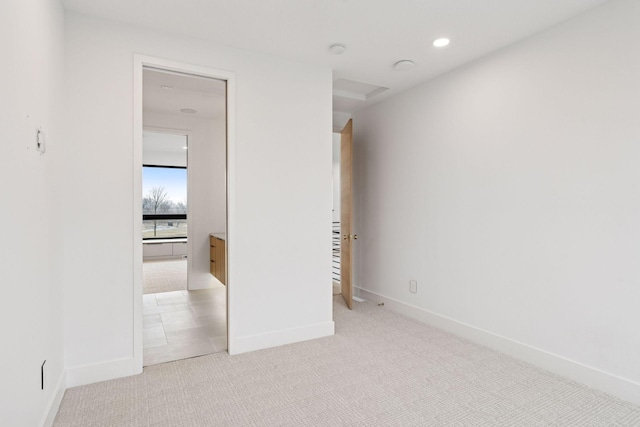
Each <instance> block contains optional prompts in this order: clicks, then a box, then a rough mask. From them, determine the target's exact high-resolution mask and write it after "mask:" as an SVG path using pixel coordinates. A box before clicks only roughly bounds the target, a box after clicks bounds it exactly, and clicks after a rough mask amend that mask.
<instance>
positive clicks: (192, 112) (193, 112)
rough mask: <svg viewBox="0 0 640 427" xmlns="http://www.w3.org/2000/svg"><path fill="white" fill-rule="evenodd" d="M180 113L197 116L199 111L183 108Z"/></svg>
mask: <svg viewBox="0 0 640 427" xmlns="http://www.w3.org/2000/svg"><path fill="white" fill-rule="evenodd" d="M180 111H181V112H183V113H185V114H195V113H197V111H196V110H194V109H193V108H183V109H182V110H180Z"/></svg>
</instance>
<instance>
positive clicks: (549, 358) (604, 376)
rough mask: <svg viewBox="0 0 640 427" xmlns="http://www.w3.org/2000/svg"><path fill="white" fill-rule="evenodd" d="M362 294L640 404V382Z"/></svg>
mask: <svg viewBox="0 0 640 427" xmlns="http://www.w3.org/2000/svg"><path fill="white" fill-rule="evenodd" d="M354 288H355V289H357V291H358V294H359V295H360V296H361V297H363V298H366V299H368V300H369V301H375V302H383V303H384V306H385V307H386V308H388V309H390V310H391V311H394V312H396V313H400V314H403V315H405V316H407V317H411V318H413V319H416V320H419V321H421V322H423V323H427V324H429V325H432V326H435V327H437V328H440V329H444V330H445V331H448V332H451V333H452V334H455V335H458V336H460V337H463V338H466V339H468V340H470V341H473V342H476V343H478V344H482V345H484V346H487V347H489V348H492V349H494V350H497V351H500V352H502V353H505V354H508V355H509V356H513V357H515V358H517V359H520V360H524V361H525V362H528V363H531V364H532V365H535V366H538V367H540V368H542V369H546V370H548V371H551V372H553V373H554V374H557V375H560V376H563V377H566V378H569V379H571V380H574V381H576V382H579V383H582V384H584V385H587V386H589V387H593V388H595V389H598V390H601V391H604V392H606V393H609V394H612V395H614V396H617V397H619V398H621V399H624V400H627V401H629V402H632V403H634V404H636V405H640V384H638V383H636V382H634V381H632V380H629V379H626V378H622V377H620V376H618V375H615V374H612V373H610V372H605V371H603V370H601V369H598V368H594V367H593V366H588V365H585V364H583V363H580V362H577V361H575V360H571V359H567V358H566V357H563V356H559V355H557V354H553V353H550V352H548V351H545V350H542V349H539V348H536V347H533V346H530V345H528V344H525V343H522V342H519V341H516V340H513V339H510V338H507V337H504V336H502V335H498V334H495V333H493V332H491V331H487V330H485V329H481V328H478V327H475V326H473V325H469V324H467V323H464V322H460V321H458V320H455V319H451V318H449V317H446V316H442V315H440V314H437V313H433V312H431V311H429V310H425V309H423V308H420V307H416V306H413V305H410V304H407V303H404V302H402V301H398V300H396V299H393V298H389V297H385V296H384V295H380V294H378V293H376V292H372V291H369V290H367V289H364V288H360V287H357V286H354Z"/></svg>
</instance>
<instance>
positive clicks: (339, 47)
mask: <svg viewBox="0 0 640 427" xmlns="http://www.w3.org/2000/svg"><path fill="white" fill-rule="evenodd" d="M346 49H347V48H346V47H345V45H343V44H340V43H336V44H332V45H331V46H329V51H330V52H331V53H333V54H334V55H342V54H343V53H344V51H345V50H346Z"/></svg>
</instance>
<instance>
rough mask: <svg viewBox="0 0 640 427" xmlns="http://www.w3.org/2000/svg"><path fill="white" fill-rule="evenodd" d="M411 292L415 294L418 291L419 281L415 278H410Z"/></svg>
mask: <svg viewBox="0 0 640 427" xmlns="http://www.w3.org/2000/svg"><path fill="white" fill-rule="evenodd" d="M409 292H412V293H414V294H417V293H418V282H416V281H415V280H409Z"/></svg>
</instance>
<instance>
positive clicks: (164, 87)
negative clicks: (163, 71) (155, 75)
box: [160, 85, 173, 90]
mask: <svg viewBox="0 0 640 427" xmlns="http://www.w3.org/2000/svg"><path fill="white" fill-rule="evenodd" d="M160 89H163V90H173V86H167V85H161V86H160Z"/></svg>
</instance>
